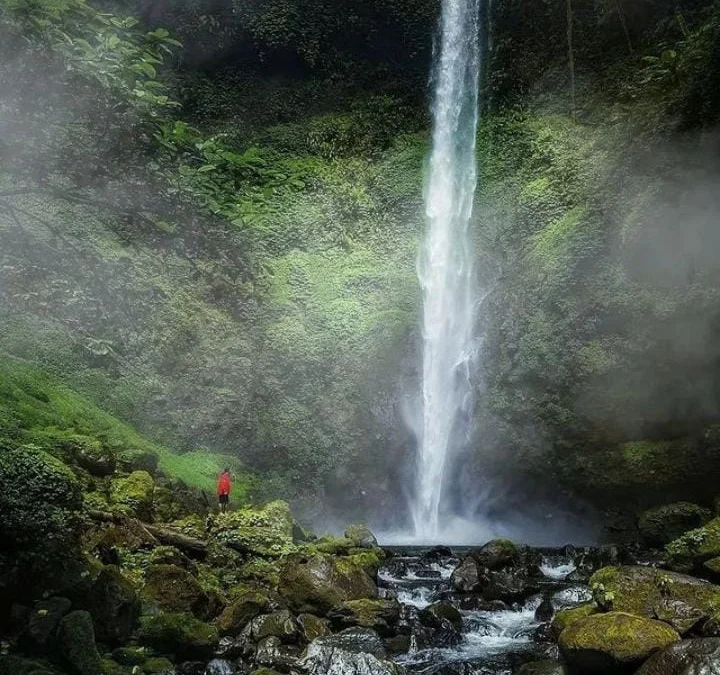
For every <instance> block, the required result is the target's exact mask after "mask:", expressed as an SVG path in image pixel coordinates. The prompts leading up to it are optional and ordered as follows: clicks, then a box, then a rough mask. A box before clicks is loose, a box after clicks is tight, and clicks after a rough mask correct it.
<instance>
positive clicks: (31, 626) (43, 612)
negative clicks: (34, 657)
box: [26, 598, 72, 650]
mask: <svg viewBox="0 0 720 675" xmlns="http://www.w3.org/2000/svg"><path fill="white" fill-rule="evenodd" d="M71 607H72V602H70V600H68V599H67V598H50V599H48V600H41V601H40V602H37V603H36V604H35V607H33V610H32V612H30V616H29V617H28V623H27V629H26V631H27V635H28V637H29V638H30V640H31V641H32V643H33V644H34V646H35V648H39V649H41V650H44V649H47V648H48V647H49V646H50V644H51V642H52V640H53V638H54V637H55V630H56V629H57V627H58V625H59V624H60V621H61V619H62V618H63V617H64V616H65V615H66V614H67V613H68V612H69V611H70V608H71Z"/></svg>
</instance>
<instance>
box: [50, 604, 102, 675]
mask: <svg viewBox="0 0 720 675" xmlns="http://www.w3.org/2000/svg"><path fill="white" fill-rule="evenodd" d="M58 630H59V635H60V649H61V652H62V655H63V657H64V658H65V659H66V660H67V661H68V662H69V663H70V664H71V665H72V667H73V669H74V670H75V671H76V672H77V673H78V675H97V674H98V673H99V672H101V670H102V663H101V659H100V655H99V654H98V651H97V647H96V646H95V631H94V630H93V621H92V617H91V616H90V614H88V612H82V611H74V612H70V613H69V614H68V615H66V616H65V617H63V619H62V620H61V621H60V626H59V629H58Z"/></svg>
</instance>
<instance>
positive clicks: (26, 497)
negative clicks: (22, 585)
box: [0, 440, 82, 577]
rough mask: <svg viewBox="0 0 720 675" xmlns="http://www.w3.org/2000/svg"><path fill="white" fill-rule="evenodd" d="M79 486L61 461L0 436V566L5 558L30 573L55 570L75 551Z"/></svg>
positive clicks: (31, 574) (76, 550)
mask: <svg viewBox="0 0 720 675" xmlns="http://www.w3.org/2000/svg"><path fill="white" fill-rule="evenodd" d="M81 503H82V502H81V493H80V486H79V484H78V481H77V480H76V478H75V476H74V475H73V473H72V472H71V471H70V470H69V469H68V467H67V466H66V465H65V464H63V463H62V462H61V461H60V460H58V459H56V458H55V457H53V456H52V455H49V454H48V453H46V452H44V451H42V450H40V449H38V448H36V447H33V446H25V447H14V446H12V445H7V444H5V443H4V442H3V441H2V440H0V511H1V512H2V518H0V539H2V541H3V542H4V543H3V549H2V552H1V553H0V568H2V567H3V565H4V563H5V560H4V556H10V560H8V561H7V562H8V563H11V562H12V564H13V565H14V564H17V563H18V562H19V563H20V564H22V565H23V566H24V567H25V570H24V572H25V573H26V574H27V575H29V576H30V577H32V576H33V575H35V574H37V575H42V574H43V573H50V572H54V571H56V570H57V567H58V565H59V566H60V567H62V564H63V561H65V560H66V559H67V558H68V557H69V556H73V555H75V554H77V552H78V544H79V541H78V529H77V527H78V514H79V510H80V506H81Z"/></svg>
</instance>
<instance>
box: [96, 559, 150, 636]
mask: <svg viewBox="0 0 720 675" xmlns="http://www.w3.org/2000/svg"><path fill="white" fill-rule="evenodd" d="M83 606H84V608H85V609H87V610H88V611H89V612H90V614H91V615H92V618H93V623H94V624H95V635H96V637H97V639H98V640H100V641H101V642H104V643H107V644H108V645H119V644H122V643H124V642H127V640H128V638H129V637H130V633H132V630H133V628H134V627H135V623H136V622H137V620H138V617H139V616H140V599H139V598H138V595H137V593H136V592H135V589H134V588H133V585H132V584H131V583H130V582H129V581H128V580H127V579H126V578H125V577H123V575H122V574H121V573H120V570H119V569H118V568H117V567H112V566H106V567H103V568H102V569H101V570H100V573H99V574H98V575H97V578H96V579H95V582H94V583H93V585H92V589H91V590H90V593H89V594H88V595H87V599H86V600H85V601H84V602H83Z"/></svg>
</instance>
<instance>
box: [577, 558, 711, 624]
mask: <svg viewBox="0 0 720 675" xmlns="http://www.w3.org/2000/svg"><path fill="white" fill-rule="evenodd" d="M590 585H591V587H592V588H593V594H594V596H595V599H596V602H598V604H599V605H600V606H601V608H603V609H606V610H608V609H612V610H615V611H618V612H629V613H631V614H637V615H638V616H644V617H646V618H650V619H655V618H659V619H662V620H663V621H666V622H667V623H670V624H671V625H673V626H675V627H676V628H677V630H679V631H680V632H681V633H685V632H687V631H688V630H690V628H692V626H693V625H695V624H696V623H698V622H699V621H700V620H701V618H702V617H710V616H712V615H713V614H714V612H715V608H716V607H720V587H718V586H715V585H713V584H710V583H708V582H707V581H702V580H700V579H696V578H694V577H690V576H687V575H685V574H678V573H676V572H670V571H667V570H659V569H655V568H653V567H640V566H626V567H606V568H604V569H601V570H599V571H598V572H596V573H595V574H594V575H593V576H592V578H591V579H590Z"/></svg>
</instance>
